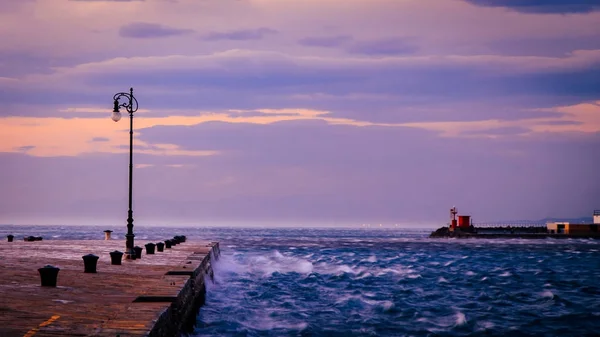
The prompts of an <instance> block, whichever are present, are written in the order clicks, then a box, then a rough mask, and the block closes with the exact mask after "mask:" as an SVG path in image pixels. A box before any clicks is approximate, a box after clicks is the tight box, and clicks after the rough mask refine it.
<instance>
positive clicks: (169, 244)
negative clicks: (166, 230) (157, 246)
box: [165, 240, 172, 248]
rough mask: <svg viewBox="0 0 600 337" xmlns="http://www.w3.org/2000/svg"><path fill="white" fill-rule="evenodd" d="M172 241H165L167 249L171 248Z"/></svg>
mask: <svg viewBox="0 0 600 337" xmlns="http://www.w3.org/2000/svg"><path fill="white" fill-rule="evenodd" d="M171 245H172V244H171V240H165V248H171Z"/></svg>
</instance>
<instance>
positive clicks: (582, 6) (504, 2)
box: [465, 0, 600, 14]
mask: <svg viewBox="0 0 600 337" xmlns="http://www.w3.org/2000/svg"><path fill="white" fill-rule="evenodd" d="M465 1H467V2H469V3H472V4H474V5H477V6H486V7H505V8H509V9H512V10H514V11H518V12H523V13H549V14H554V13H589V12H593V11H598V10H600V1H598V0H465Z"/></svg>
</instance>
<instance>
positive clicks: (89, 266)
mask: <svg viewBox="0 0 600 337" xmlns="http://www.w3.org/2000/svg"><path fill="white" fill-rule="evenodd" d="M81 258H82V259H83V268H84V271H83V272H84V273H95V272H96V265H97V264H98V259H99V257H98V256H96V255H94V254H88V255H84V256H82V257H81Z"/></svg>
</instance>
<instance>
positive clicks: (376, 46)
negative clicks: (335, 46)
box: [346, 37, 417, 56]
mask: <svg viewBox="0 0 600 337" xmlns="http://www.w3.org/2000/svg"><path fill="white" fill-rule="evenodd" d="M346 50H347V51H348V52H350V53H352V54H363V55H373V56H375V55H379V56H388V55H405V54H412V53H415V52H416V51H417V47H416V46H415V45H414V44H412V43H411V42H409V40H408V39H406V38H399V37H394V38H387V39H381V40H373V41H364V42H356V43H354V44H353V45H351V46H349V47H348V48H347V49H346Z"/></svg>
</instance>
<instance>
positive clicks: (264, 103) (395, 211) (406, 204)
mask: <svg viewBox="0 0 600 337" xmlns="http://www.w3.org/2000/svg"><path fill="white" fill-rule="evenodd" d="M130 87H133V88H134V95H135V97H136V98H137V100H138V101H139V110H138V111H137V112H136V113H135V117H134V166H135V168H134V173H133V174H134V176H133V196H134V201H133V205H134V209H133V210H134V219H135V223H134V224H135V225H136V226H140V225H142V226H143V225H145V224H147V225H150V224H153V225H156V224H159V225H176V224H198V225H201V224H245V223H248V224H250V223H258V224H280V225H297V226H303V225H320V224H322V225H355V224H356V225H359V224H363V223H370V224H378V223H384V224H386V225H387V224H401V225H408V226H411V225H414V226H417V225H421V224H427V225H429V224H434V225H435V224H444V223H446V222H447V221H448V217H449V209H450V208H451V207H452V206H456V207H457V208H458V211H459V213H460V214H469V215H472V216H473V221H474V222H475V223H477V222H487V221H501V220H516V219H532V220H535V219H541V218H545V217H580V216H591V213H592V212H593V210H594V209H600V170H599V167H600V0H344V1H340V0H318V1H317V0H303V1H297V0H296V1H293V0H145V1H144V0H137V1H133V0H112V1H108V0H104V1H102V0H0V167H1V168H2V169H1V170H0V188H1V192H2V193H0V223H7V224H21V223H23V224H27V223H28V224H114V225H118V224H121V223H122V224H123V225H124V224H125V223H126V222H125V220H126V218H127V195H128V160H129V158H128V152H129V139H128V137H129V134H128V131H129V130H128V127H129V125H128V118H127V116H126V114H124V118H123V119H122V120H121V121H119V122H118V123H115V122H113V121H112V120H111V118H110V115H111V112H112V107H113V102H112V97H113V95H114V94H116V93H118V92H123V91H128V90H129V88H130Z"/></svg>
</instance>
